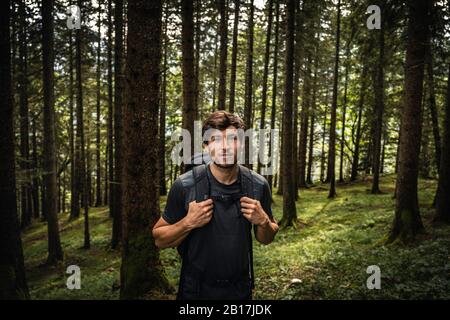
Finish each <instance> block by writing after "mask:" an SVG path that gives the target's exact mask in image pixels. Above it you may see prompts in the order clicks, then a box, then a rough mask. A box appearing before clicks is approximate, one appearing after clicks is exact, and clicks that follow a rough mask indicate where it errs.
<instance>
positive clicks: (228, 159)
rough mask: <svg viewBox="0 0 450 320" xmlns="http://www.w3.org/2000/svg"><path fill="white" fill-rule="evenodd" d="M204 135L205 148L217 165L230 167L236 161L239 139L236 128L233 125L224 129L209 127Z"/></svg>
mask: <svg viewBox="0 0 450 320" xmlns="http://www.w3.org/2000/svg"><path fill="white" fill-rule="evenodd" d="M205 137H206V141H207V146H206V148H207V149H208V152H209V155H210V157H211V159H212V161H213V162H214V163H215V164H216V165H217V166H219V167H221V168H230V167H233V166H234V165H235V164H236V163H237V155H238V150H239V147H240V141H239V138H238V130H237V129H236V128H235V127H234V126H229V127H228V128H226V129H225V130H218V129H209V130H208V131H207V132H206V136H205Z"/></svg>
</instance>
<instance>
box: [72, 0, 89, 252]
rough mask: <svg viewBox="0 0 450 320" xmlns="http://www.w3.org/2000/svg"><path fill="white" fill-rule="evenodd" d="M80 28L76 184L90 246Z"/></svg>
mask: <svg viewBox="0 0 450 320" xmlns="http://www.w3.org/2000/svg"><path fill="white" fill-rule="evenodd" d="M81 2H82V1H81V0H78V1H77V5H78V7H79V8H80V10H82V7H81ZM81 38H82V34H81V29H77V30H76V32H75V47H76V54H75V56H76V57H75V59H76V62H75V68H76V70H77V77H76V82H77V112H76V113H77V115H76V117H77V144H76V149H77V151H76V162H77V180H78V185H79V186H82V205H83V209H84V245H83V246H84V248H85V249H88V248H89V247H90V237H89V213H88V209H89V192H90V188H88V174H87V168H86V150H85V136H84V119H83V118H84V117H83V80H82V75H81V65H82V62H81Z"/></svg>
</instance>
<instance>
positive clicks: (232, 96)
mask: <svg viewBox="0 0 450 320" xmlns="http://www.w3.org/2000/svg"><path fill="white" fill-rule="evenodd" d="M240 3H241V0H234V22H233V44H232V46H233V48H232V51H231V71H230V73H231V75H230V104H229V106H228V109H229V111H230V112H231V113H233V112H234V103H235V92H236V66H237V51H238V42H237V39H238V32H239V29H238V27H239V7H240Z"/></svg>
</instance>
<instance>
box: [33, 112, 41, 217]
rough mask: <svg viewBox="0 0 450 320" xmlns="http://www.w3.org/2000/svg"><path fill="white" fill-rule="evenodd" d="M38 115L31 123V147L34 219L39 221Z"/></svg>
mask: <svg viewBox="0 0 450 320" xmlns="http://www.w3.org/2000/svg"><path fill="white" fill-rule="evenodd" d="M36 117H37V116H36V115H33V120H32V122H31V132H32V135H31V145H32V149H33V155H32V161H33V191H32V193H33V211H34V212H33V213H34V218H35V219H38V218H39V216H40V212H41V210H40V207H39V179H38V174H37V171H38V160H37V133H36Z"/></svg>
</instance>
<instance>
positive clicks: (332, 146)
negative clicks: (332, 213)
mask: <svg viewBox="0 0 450 320" xmlns="http://www.w3.org/2000/svg"><path fill="white" fill-rule="evenodd" d="M340 34H341V1H340V0H338V4H337V27H336V55H335V60H334V80H333V101H332V105H331V125H330V143H329V147H328V150H329V151H328V178H329V180H330V192H329V194H328V198H334V197H335V196H336V178H335V163H336V109H337V96H338V79H339V38H340Z"/></svg>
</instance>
